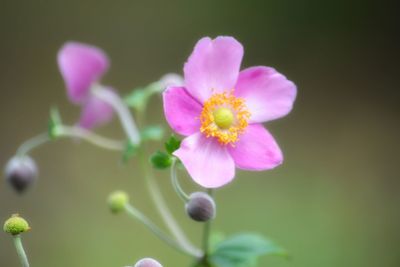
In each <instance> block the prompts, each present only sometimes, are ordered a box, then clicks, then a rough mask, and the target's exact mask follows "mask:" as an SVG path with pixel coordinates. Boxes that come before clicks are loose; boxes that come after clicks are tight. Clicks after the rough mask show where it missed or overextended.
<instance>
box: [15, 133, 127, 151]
mask: <svg viewBox="0 0 400 267" xmlns="http://www.w3.org/2000/svg"><path fill="white" fill-rule="evenodd" d="M57 136H58V137H74V138H79V139H82V140H85V141H87V142H89V143H91V144H93V145H96V146H98V147H101V148H105V149H109V150H118V151H122V150H124V147H125V146H124V143H123V142H121V141H117V140H113V139H110V138H107V137H103V136H101V135H98V134H96V133H94V132H91V131H89V130H87V129H84V128H80V127H76V126H59V127H58V128H57ZM50 141H52V140H51V139H50V137H49V136H48V134H47V133H41V134H39V135H37V136H34V137H32V138H30V139H28V140H27V141H25V142H24V143H22V145H21V146H20V147H19V148H18V150H17V155H19V156H23V155H26V154H28V153H29V152H31V151H32V150H33V149H35V148H37V147H39V146H41V145H43V144H45V143H47V142H50Z"/></svg>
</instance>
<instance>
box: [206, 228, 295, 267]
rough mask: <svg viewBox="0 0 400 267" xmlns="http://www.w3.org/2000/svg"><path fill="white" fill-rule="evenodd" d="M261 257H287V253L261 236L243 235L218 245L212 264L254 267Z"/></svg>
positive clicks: (219, 266) (226, 266)
mask: <svg viewBox="0 0 400 267" xmlns="http://www.w3.org/2000/svg"><path fill="white" fill-rule="evenodd" d="M261 255H279V256H284V257H286V256H287V252H286V251H285V250H284V249H282V248H281V247H279V246H277V245H276V244H275V243H274V242H272V241H271V240H269V239H267V238H265V237H263V236H261V235H259V234H254V233H241V234H236V235H233V236H231V237H229V238H227V239H225V240H223V241H221V242H219V243H217V244H216V245H215V246H214V250H213V251H212V252H211V255H210V262H211V263H213V264H214V265H215V266H217V267H252V266H256V264H257V260H258V258H259V257H260V256H261Z"/></svg>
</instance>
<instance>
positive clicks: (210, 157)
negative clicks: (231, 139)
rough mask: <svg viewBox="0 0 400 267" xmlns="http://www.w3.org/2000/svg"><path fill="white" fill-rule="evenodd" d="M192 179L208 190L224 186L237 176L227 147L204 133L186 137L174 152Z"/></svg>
mask: <svg viewBox="0 0 400 267" xmlns="http://www.w3.org/2000/svg"><path fill="white" fill-rule="evenodd" d="M174 155H175V156H177V157H178V158H179V159H180V160H181V161H182V163H183V165H184V166H185V168H186V169H187V171H188V172H189V175H190V176H191V177H192V179H193V180H194V181H195V182H196V183H198V184H199V185H201V186H203V187H206V188H216V187H220V186H223V185H225V184H227V183H229V182H230V181H232V179H233V178H234V176H235V164H234V162H233V159H232V157H231V156H230V155H229V153H228V151H227V149H226V146H223V145H221V144H219V143H218V141H217V140H215V139H214V138H207V137H205V136H204V135H203V134H202V133H195V134H193V135H191V136H189V137H186V138H185V139H184V140H183V141H182V144H181V147H180V148H179V149H178V150H177V151H175V152H174Z"/></svg>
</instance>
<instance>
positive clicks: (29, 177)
mask: <svg viewBox="0 0 400 267" xmlns="http://www.w3.org/2000/svg"><path fill="white" fill-rule="evenodd" d="M37 175H38V169H37V166H36V163H35V161H34V160H33V159H32V158H31V157H29V156H26V155H25V156H15V157H13V158H11V159H10V160H9V161H8V163H7V165H6V168H5V176H6V179H7V181H8V182H9V183H10V184H11V186H12V187H13V188H14V189H15V190H16V191H17V192H18V193H22V192H23V191H25V190H26V188H28V187H29V185H31V184H32V183H33V182H34V181H35V180H36V178H37Z"/></svg>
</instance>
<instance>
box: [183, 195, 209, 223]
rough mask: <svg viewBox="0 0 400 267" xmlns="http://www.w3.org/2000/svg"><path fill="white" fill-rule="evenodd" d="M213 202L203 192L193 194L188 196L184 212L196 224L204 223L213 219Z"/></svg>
mask: <svg viewBox="0 0 400 267" xmlns="http://www.w3.org/2000/svg"><path fill="white" fill-rule="evenodd" d="M215 211H216V207H215V202H214V200H213V199H212V197H210V196H209V195H208V194H206V193H204V192H195V193H192V194H191V195H190V196H189V201H188V202H187V203H186V212H187V214H188V215H189V217H190V218H192V219H193V220H195V221H198V222H206V221H208V220H210V219H213V218H214V217H215Z"/></svg>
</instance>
